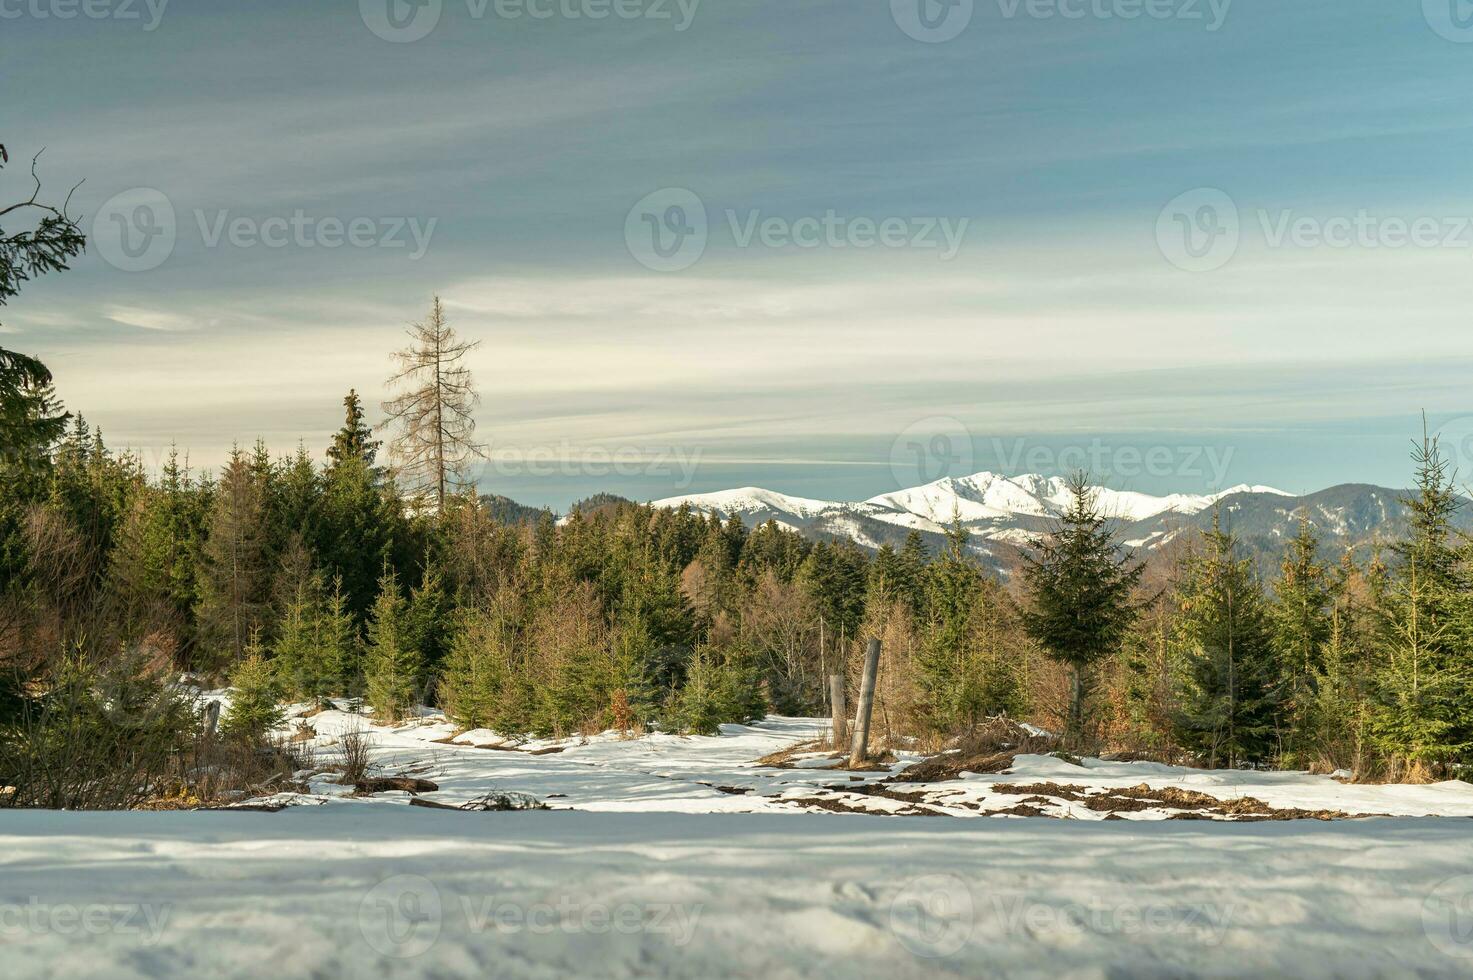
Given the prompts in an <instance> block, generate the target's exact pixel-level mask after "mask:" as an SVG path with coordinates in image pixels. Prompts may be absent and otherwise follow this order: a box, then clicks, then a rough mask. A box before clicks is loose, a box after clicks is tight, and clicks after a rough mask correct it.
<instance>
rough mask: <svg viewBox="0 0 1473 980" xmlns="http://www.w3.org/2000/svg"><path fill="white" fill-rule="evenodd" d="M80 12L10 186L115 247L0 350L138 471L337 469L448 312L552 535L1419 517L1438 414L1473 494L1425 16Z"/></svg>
mask: <svg viewBox="0 0 1473 980" xmlns="http://www.w3.org/2000/svg"><path fill="white" fill-rule="evenodd" d="M92 2H93V3H94V6H93V7H92V8H90V9H91V10H92V13H93V14H94V16H86V15H82V14H80V13H79V15H78V16H75V17H71V18H61V17H59V16H57V15H58V14H60V13H65V12H67V11H68V10H71V9H76V8H75V7H68V6H67V0H0V62H3V64H4V66H5V67H4V72H5V79H6V86H5V90H6V94H7V97H6V105H5V108H4V110H3V115H0V127H3V130H0V141H3V142H4V143H5V144H6V145H7V146H8V147H9V148H10V150H11V152H12V156H13V157H27V156H29V154H30V153H31V152H33V151H34V149H36V148H39V147H40V146H42V145H45V146H46V147H47V150H46V154H45V156H44V157H43V158H42V162H43V167H42V173H43V176H44V177H45V178H46V180H47V183H48V186H49V187H52V188H55V189H57V190H62V189H64V188H65V187H66V186H70V184H71V183H74V182H75V181H77V180H80V179H82V178H86V183H85V184H83V186H82V188H81V189H80V190H79V191H78V193H77V196H76V198H75V204H76V209H77V210H79V211H81V212H82V213H83V214H84V215H85V216H86V218H87V221H88V223H89V225H90V224H91V222H92V221H94V220H98V222H99V224H98V227H99V229H100V232H99V234H98V236H97V239H96V240H95V241H94V247H93V248H92V249H91V250H90V251H89V254H88V255H87V256H86V257H85V258H84V259H83V260H82V261H81V262H79V263H78V265H77V267H76V268H75V269H74V270H73V271H71V272H69V273H66V274H64V275H60V276H55V277H51V278H49V279H47V280H42V281H39V282H37V283H36V284H34V285H33V286H32V287H30V288H29V289H27V290H26V291H25V292H24V293H23V294H22V296H21V297H20V299H19V300H18V301H16V302H14V303H13V304H12V305H11V306H10V307H8V308H7V309H6V310H5V311H4V314H3V316H0V323H3V324H4V326H3V327H0V330H4V331H5V332H6V335H5V336H4V337H3V338H0V343H4V344H5V345H6V346H14V347H16V348H19V349H22V350H28V351H33V352H36V353H38V354H40V355H42V356H43V357H44V358H45V359H46V360H47V361H48V363H50V364H51V365H52V366H53V367H54V369H55V371H56V374H57V377H58V381H59V384H60V387H61V392H62V394H63V396H64V397H65V398H66V400H67V402H68V405H69V406H70V407H72V408H73V409H75V410H79V411H82V412H83V413H85V414H86V415H87V416H88V417H89V418H91V419H93V420H94V421H96V422H97V423H99V424H100V425H101V426H102V427H103V428H104V430H105V432H106V433H107V434H108V437H109V439H110V441H111V442H113V443H114V444H119V445H131V446H135V447H138V448H139V449H140V451H141V452H143V453H144V454H145V456H146V457H148V458H157V455H158V453H160V452H161V451H163V449H164V447H167V445H168V444H169V443H170V442H171V441H177V442H178V443H179V445H180V446H181V447H183V448H187V449H188V450H189V452H190V455H191V459H192V460H193V461H195V462H198V463H201V464H214V463H217V462H218V461H219V460H220V459H221V458H222V457H223V456H224V454H225V453H226V452H227V451H228V449H229V447H230V445H231V444H232V442H234V441H237V440H239V441H247V442H248V441H251V440H253V439H254V438H255V437H256V436H257V435H261V436H264V437H265V438H266V439H267V440H268V442H269V443H270V444H271V445H272V446H273V447H275V448H278V449H280V450H281V451H288V450H290V449H292V448H294V447H295V445H296V444H297V442H298V441H299V440H302V441H305V443H306V444H307V445H308V447H309V448H314V449H316V448H320V447H322V446H323V445H325V443H326V440H327V438H328V434H329V433H330V431H331V430H332V429H333V428H334V427H335V426H336V424H337V422H338V421H339V414H340V410H339V402H340V400H341V397H342V394H343V393H344V392H345V391H346V389H348V388H349V387H356V388H358V389H359V390H360V391H362V392H364V393H365V394H366V395H367V396H368V397H370V398H371V399H373V400H375V401H376V400H378V399H380V398H382V397H383V391H382V387H381V386H382V381H383V379H384V378H385V377H386V376H387V375H388V373H389V363H388V354H389V352H390V351H391V350H392V349H394V348H395V347H396V346H397V345H398V343H399V340H400V333H401V331H402V329H403V327H404V325H405V324H406V323H407V322H409V321H412V320H414V319H417V318H419V317H420V316H422V314H423V313H424V310H425V308H426V307H427V306H428V303H429V300H430V297H431V296H432V295H433V294H435V293H439V294H440V295H441V296H442V297H443V298H444V300H445V302H446V304H447V308H448V310H449V312H450V315H451V318H452V322H453V323H454V324H455V325H456V326H457V327H458V328H459V329H460V330H461V332H462V333H463V334H464V335H466V336H467V337H470V338H473V339H477V340H480V341H482V344H483V346H482V348H481V349H480V351H478V352H477V354H476V355H475V362H474V365H473V366H474V368H475V370H476V372H477V377H478V380H479V384H480V387H481V389H482V393H483V399H484V401H483V405H482V408H481V411H480V414H479V418H480V424H481V435H482V437H483V438H485V439H486V440H487V441H488V442H489V443H490V445H491V447H492V450H493V461H494V462H493V465H492V466H491V467H490V468H489V470H488V472H487V474H486V478H485V479H486V484H487V487H488V489H496V490H499V491H501V492H505V493H508V494H509V495H511V496H514V497H516V498H518V499H522V500H526V501H528V502H535V503H546V504H552V505H554V506H564V505H566V503H567V502H569V501H570V500H572V499H576V498H577V497H579V496H582V495H584V494H586V493H589V492H592V491H595V490H599V489H609V490H613V491H616V492H622V493H626V494H628V495H631V496H635V497H638V498H642V499H647V498H651V497H658V496H664V495H667V494H671V493H676V492H684V491H698V490H707V489H716V488H720V487H725V486H731V485H743V484H759V485H766V486H771V487H773V488H775V489H780V490H786V491H789V492H794V493H800V494H804V495H809V496H818V497H865V496H870V495H873V494H878V493H882V492H885V491H887V490H891V489H894V488H895V487H896V486H897V484H901V483H905V482H912V478H915V480H917V481H918V480H919V478H921V477H926V476H935V475H939V474H940V473H942V472H956V471H957V470H958V468H961V467H968V466H969V467H972V468H975V469H984V468H986V469H994V470H1005V471H1012V470H1016V469H1032V468H1038V469H1044V470H1049V469H1055V470H1057V469H1060V468H1065V467H1068V466H1072V465H1073V464H1074V463H1076V462H1078V461H1079V460H1080V459H1081V458H1083V459H1087V460H1090V461H1092V463H1093V464H1094V465H1095V467H1096V468H1097V469H1100V470H1102V471H1103V472H1101V474H1100V475H1101V477H1102V479H1103V480H1104V481H1105V482H1109V483H1111V484H1112V485H1114V486H1118V487H1122V488H1129V489H1139V490H1146V491H1164V490H1178V489H1179V490H1205V489H1214V488H1218V487H1220V486H1222V485H1231V484H1236V483H1244V482H1247V483H1262V484H1272V485H1277V486H1282V487H1284V488H1285V489H1289V490H1311V489H1317V488H1319V487H1323V486H1327V485H1330V484H1333V483H1339V482H1350V481H1365V482H1379V483H1386V484H1396V485H1399V484H1401V483H1403V482H1404V481H1405V479H1406V475H1407V470H1408V464H1407V459H1406V450H1407V446H1408V440H1409V439H1410V437H1411V436H1413V435H1414V434H1416V433H1417V432H1418V431H1419V429H1420V424H1421V422H1420V413H1421V412H1422V411H1423V410H1425V411H1426V412H1427V413H1428V415H1429V418H1430V421H1431V427H1432V428H1433V429H1441V430H1442V431H1444V433H1445V434H1446V435H1447V437H1448V441H1449V443H1450V445H1451V446H1452V447H1453V449H1454V452H1455V455H1458V457H1459V462H1460V463H1462V464H1463V465H1464V469H1465V471H1466V472H1470V473H1473V458H1468V459H1464V458H1463V457H1465V456H1468V455H1469V453H1470V451H1473V423H1470V421H1469V419H1468V418H1467V417H1468V416H1473V387H1470V385H1469V383H1468V380H1469V377H1470V373H1469V368H1470V366H1473V343H1470V339H1469V316H1468V311H1469V309H1470V302H1469V301H1470V300H1473V231H1470V230H1468V228H1467V227H1466V225H1467V224H1468V222H1469V218H1470V217H1473V189H1470V187H1469V184H1468V180H1467V161H1468V159H1469V157H1470V151H1473V102H1470V101H1469V100H1468V98H1467V96H1466V92H1467V89H1468V85H1469V82H1470V81H1473V27H1470V28H1468V29H1465V28H1464V25H1463V22H1462V21H1461V20H1459V19H1456V18H1455V16H1454V15H1455V14H1456V12H1457V11H1456V9H1455V8H1454V7H1452V6H1448V7H1446V9H1443V8H1440V7H1439V6H1438V4H1439V2H1440V0H1427V2H1426V3H1425V4H1424V3H1417V2H1411V0H1408V2H1401V3H1386V2H1384V0H1379V2H1378V0H1333V2H1331V0H1294V2H1285V0H1233V2H1231V3H1226V2H1225V0H1218V2H1217V5H1216V6H1214V5H1213V4H1212V3H1209V2H1208V0H1150V2H1149V3H1147V2H1146V0H1032V2H1027V0H1019V2H1018V3H1014V2H1012V0H975V2H974V3H972V4H970V5H968V4H966V3H965V2H964V0H963V2H961V3H960V5H958V6H956V7H954V8H950V9H948V8H946V7H945V6H943V5H941V4H940V3H939V2H938V0H923V2H924V3H925V4H927V5H929V6H928V12H929V15H930V17H931V20H930V22H931V23H935V24H939V25H940V27H939V29H938V32H935V33H932V34H931V35H929V36H931V37H933V38H935V37H936V36H937V34H938V33H939V34H941V35H952V34H954V36H949V38H948V39H946V40H933V41H930V42H928V41H924V40H918V39H917V38H916V37H913V36H911V35H912V34H916V33H920V34H922V35H923V36H924V35H925V34H926V32H925V31H924V30H918V29H917V25H919V24H920V23H921V21H920V20H918V19H917V18H916V17H915V16H914V13H915V6H914V2H913V0H895V2H894V3H893V4H892V3H891V2H890V0H772V2H768V0H749V2H740V0H726V2H721V3H718V2H716V0H702V2H700V3H694V0H686V3H685V5H684V7H682V6H681V5H680V4H679V3H677V2H676V0H668V2H665V0H555V2H554V0H488V2H487V3H485V4H482V3H480V2H479V0H427V2H428V4H429V6H426V7H423V8H422V9H420V10H419V14H418V15H419V17H420V18H422V19H420V20H414V19H412V17H411V15H413V14H414V13H415V8H411V7H408V6H404V5H402V4H403V0H394V2H395V3H396V4H401V6H399V7H398V12H399V13H400V14H401V15H402V19H401V22H402V23H407V24H409V25H410V28H409V30H410V31H411V32H412V31H417V30H419V29H421V28H425V27H426V26H427V25H428V24H429V23H431V21H432V22H433V29H432V30H429V31H428V33H427V34H426V35H425V36H424V37H422V38H419V39H418V40H413V41H407V42H406V41H390V40H385V39H384V38H383V37H380V36H378V34H376V33H375V32H374V30H373V29H372V28H373V27H377V28H378V29H379V32H380V33H389V34H391V35H393V33H394V32H393V31H392V30H391V29H387V28H386V25H388V23H389V22H388V21H387V20H386V19H384V14H385V11H387V9H388V6H387V4H388V2H389V0H363V3H361V4H360V3H358V2H357V0H351V2H350V0H324V2H314V3H312V4H310V5H309V4H303V3H300V2H286V0H257V2H253V3H251V4H249V5H244V4H238V3H226V2H223V0H208V2H207V0H169V2H168V3H166V4H165V3H163V2H162V0H154V5H153V7H149V6H148V4H147V3H145V2H144V0H92ZM1447 2H1448V3H1449V4H1451V3H1452V0H1447ZM908 5H909V6H908ZM968 6H970V10H968V9H967V8H968ZM1147 8H1149V10H1150V11H1151V12H1152V13H1154V16H1152V15H1151V13H1146V12H1145V11H1146V10H1147ZM601 11H605V12H607V14H608V15H607V16H605V17H603V18H601V19H595V18H594V17H593V16H591V15H593V14H597V13H599V12H601ZM1133 12H1141V13H1140V16H1136V17H1133V18H1131V17H1129V16H1128V15H1129V14H1131V13H1133ZM534 13H538V14H542V13H546V14H549V16H546V17H539V16H533V14H534ZM131 14H136V15H137V16H136V17H133V16H129V15H131ZM432 15H433V16H432ZM948 17H949V18H952V19H947V18H948ZM423 18H430V19H429V20H426V19H423ZM958 18H960V19H958ZM150 28H151V29H150ZM680 28H683V29H680ZM907 28H909V30H910V33H907ZM1214 28H1215V29H1214ZM398 36H401V37H402V36H403V35H402V34H400V35H398ZM16 93H19V94H20V95H21V96H22V97H20V98H14V97H13V96H14V94H16ZM23 170H24V168H23V167H21V168H17V167H16V165H15V162H12V165H11V167H10V168H8V169H7V170H6V171H5V172H4V176H3V178H0V186H3V188H4V191H5V194H6V197H7V198H11V197H14V196H15V195H16V194H17V193H19V192H21V191H22V189H23V188H24V187H25V180H24V174H23ZM1204 189H1210V190H1204ZM672 195H673V196H672ZM1204 195H1205V196H1204ZM160 200H162V201H163V202H166V204H167V211H168V212H169V218H168V221H169V227H170V235H169V236H168V237H167V239H166V238H163V237H156V238H153V239H146V238H140V239H138V241H139V242H153V241H157V242H159V243H160V247H161V248H162V247H163V246H164V243H165V242H166V241H167V242H168V243H170V244H169V245H168V247H167V249H166V252H162V253H160V252H154V253H145V254H144V255H142V257H141V258H140V257H130V256H129V255H128V253H126V252H120V251H119V245H120V242H121V239H120V237H119V236H121V235H122V234H124V231H125V230H126V232H127V234H129V235H132V234H135V233H137V234H140V235H141V234H143V233H144V232H145V231H148V230H149V229H154V230H157V228H158V227H159V226H158V225H157V224H151V225H149V226H148V228H143V227H142V226H140V225H137V224H135V225H133V226H131V227H130V226H129V225H128V224H127V222H129V221H133V220H135V219H136V218H137V216H138V214H139V212H138V210H137V209H138V206H139V202H140V201H142V202H145V203H148V205H149V207H150V208H151V210H150V212H149V213H150V214H158V215H162V214H163V213H164V209H163V208H162V207H160V206H158V202H159V201H160ZM642 202H644V203H642ZM692 202H695V204H696V205H697V206H698V207H699V209H700V210H702V211H704V215H705V220H704V222H701V221H699V215H697V214H696V210H695V207H693V206H692ZM1224 202H1226V203H1224ZM672 204H678V205H681V206H682V209H681V210H680V211H679V212H677V213H675V217H680V218H683V223H682V222H676V224H674V225H671V224H666V221H667V219H669V218H671V217H672V212H671V211H670V207H671V206H672ZM1209 205H1210V210H1204V207H1208V206H1209ZM646 215H648V217H646ZM118 220H122V221H123V222H124V223H123V224H122V225H118V224H116V221H118ZM650 222H653V223H654V224H653V225H651V224H650ZM355 223H356V224H355ZM677 225H678V228H679V230H681V231H684V232H694V233H695V234H687V235H686V236H685V237H682V238H676V237H674V236H675V232H673V231H670V229H671V228H675V227H676V226H677ZM350 226H353V227H357V229H358V231H359V233H360V234H359V244H356V245H355V244H337V245H335V246H334V247H329V246H330V245H332V243H335V242H338V241H340V240H342V239H343V238H345V236H346V229H347V228H348V227H350ZM881 228H889V229H890V231H891V232H892V234H891V236H890V238H889V240H888V241H889V243H888V244H881V243H878V242H877V241H876V240H877V238H878V237H879V229H881ZM1229 228H1231V229H1233V231H1232V233H1231V234H1229V233H1228V232H1226V231H1225V230H1224V229H1229ZM943 229H949V230H950V232H951V233H952V235H953V237H954V240H953V241H950V242H948V240H947V239H946V237H945V235H944V234H943V231H942V230H943ZM655 231H659V232H660V234H661V235H662V236H667V234H668V236H669V237H664V238H662V241H663V242H664V243H665V244H667V245H670V246H672V247H673V246H674V245H677V244H681V243H689V244H682V248H683V249H684V251H677V252H676V254H675V256H674V258H673V259H671V260H669V261H667V262H665V266H664V267H663V269H661V268H650V267H649V266H650V265H651V264H654V265H656V266H660V265H661V261H662V260H658V259H653V258H652V255H653V253H651V252H650V250H649V246H648V244H647V242H652V241H653V239H648V238H642V236H648V235H651V234H653V233H654V232H655ZM1413 231H1415V232H1416V234H1415V235H1413V234H1412V232H1413ZM278 235H280V236H282V237H280V238H278V237H277V236H278ZM1174 235H1175V236H1177V237H1176V238H1173V236H1174ZM110 236H111V237H110ZM748 236H750V237H748ZM1183 236H1185V237H1183ZM1409 238H1415V239H1416V240H1415V241H1408V239H1409ZM795 239H796V240H798V241H801V242H803V243H804V244H803V245H799V244H794V240H795ZM1184 246H1190V248H1185V247H1184ZM152 247H153V246H152V245H150V248H152ZM953 253H954V254H953ZM161 255H162V257H160V256H161ZM672 262H673V263H674V264H675V265H678V266H679V268H669V265H670V263H672ZM130 263H132V264H133V265H139V264H141V265H144V266H147V267H146V268H137V269H134V270H132V271H129V269H128V266H129V265H130ZM119 266H123V268H120V267H119ZM917 454H919V455H917ZM1080 454H1085V455H1084V456H1081V455H1080ZM1137 457H1139V458H1140V460H1139V461H1138V460H1137ZM1147 457H1149V458H1151V459H1152V460H1154V461H1153V462H1150V463H1147V462H1145V459H1146V458H1147ZM1209 461H1210V462H1209ZM1030 462H1031V463H1034V464H1037V465H1036V466H1029V465H1027V464H1029V463H1030ZM911 470H914V472H911Z"/></svg>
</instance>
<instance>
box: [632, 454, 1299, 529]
mask: <svg viewBox="0 0 1473 980" xmlns="http://www.w3.org/2000/svg"><path fill="white" fill-rule="evenodd" d="M1095 490H1096V493H1097V499H1098V501H1099V504H1100V507H1101V509H1102V510H1103V511H1104V512H1105V513H1106V514H1108V515H1109V516H1110V517H1112V518H1114V519H1116V520H1118V521H1120V522H1122V523H1125V524H1135V523H1138V522H1141V521H1147V520H1149V519H1152V518H1159V517H1162V516H1163V515H1181V516H1190V515H1193V514H1199V513H1201V512H1203V511H1205V510H1207V509H1209V508H1211V507H1212V506H1213V505H1214V504H1216V503H1217V502H1219V501H1221V500H1224V499H1226V498H1228V497H1232V496H1234V495H1237V494H1268V495H1272V496H1278V497H1286V498H1289V497H1292V495H1291V494H1287V493H1285V492H1284V491H1282V490H1275V489H1273V488H1272V487H1255V486H1247V485H1244V486H1238V487H1233V488H1231V489H1229V490H1224V491H1222V492H1221V493H1215V494H1182V493H1178V494H1170V495H1168V496H1164V497H1156V496H1152V495H1150V494H1145V493H1140V492H1137V491H1131V490H1112V489H1110V488H1108V487H1096V488H1095ZM1068 504H1069V486H1068V483H1067V481H1065V480H1063V479H1061V478H1059V477H1045V476H1039V475H1037V474H1025V475H1022V476H1016V477H1007V476H1002V475H1001V474H997V473H986V472H983V473H976V474H973V475H972V476H966V477H956V478H953V477H947V478H945V479H942V480H937V481H936V482H934V483H928V484H926V485H925V486H920V487H912V488H910V489H908V490H898V491H895V492H893V493H886V494H881V495H880V496H877V497H871V498H870V499H868V500H863V501H859V502H854V503H850V502H845V501H828V500H812V499H809V498H805V497H793V496H789V495H788V494H783V493H777V492H775V491H772V490H763V489H760V488H758V487H743V488H741V489H738V490H723V491H720V492H717V493H701V494H689V495H686V496H682V497H670V498H668V499H666V500H657V501H655V502H654V504H653V506H655V507H663V508H672V509H673V508H676V507H680V506H682V505H689V506H690V507H691V508H692V509H694V510H699V511H702V512H704V513H713V514H719V515H721V516H723V517H730V516H732V515H734V514H735V515H740V516H741V517H742V519H743V520H744V521H746V523H748V524H749V525H756V524H761V523H765V522H767V521H769V520H776V521H778V522H780V523H782V524H784V525H786V526H788V527H793V528H797V529H799V530H808V531H818V532H823V533H829V534H843V535H846V536H850V537H853V538H855V540H857V541H858V542H859V543H860V544H866V545H870V546H874V545H875V544H876V543H877V541H878V540H879V539H881V538H885V537H888V535H884V534H877V533H874V532H873V529H872V528H868V527H867V525H870V524H872V523H878V524H882V525H893V526H894V527H897V528H902V529H906V530H909V529H912V528H913V529H916V530H919V531H923V532H927V533H931V534H939V533H941V532H943V531H944V530H945V529H946V526H947V525H949V524H950V523H951V522H952V520H953V519H954V518H959V519H960V520H961V522H962V525H963V526H964V527H966V528H967V530H968V531H970V532H972V534H973V535H974V536H976V537H978V538H983V539H991V540H998V541H1012V542H1014V543H1021V542H1022V541H1023V540H1026V539H1027V538H1028V537H1030V536H1031V535H1033V534H1036V533H1038V532H1039V531H1041V530H1043V529H1044V527H1046V526H1047V524H1048V522H1049V521H1050V520H1051V519H1053V518H1055V517H1057V516H1058V515H1059V514H1060V513H1062V512H1063V511H1064V509H1065V508H1066V507H1067V506H1068Z"/></svg>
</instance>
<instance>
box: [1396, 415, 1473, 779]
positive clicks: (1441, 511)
mask: <svg viewBox="0 0 1473 980" xmlns="http://www.w3.org/2000/svg"><path fill="white" fill-rule="evenodd" d="M1412 458H1413V462H1414V463H1415V464H1416V467H1417V479H1416V493H1415V494H1413V495H1411V496H1409V497H1406V498H1404V499H1403V503H1404V504H1406V506H1407V508H1408V511H1409V513H1410V517H1409V521H1408V532H1407V536H1406V538H1404V539H1403V540H1401V541H1399V542H1397V543H1396V544H1395V546H1394V547H1393V553H1394V555H1395V558H1396V563H1395V567H1393V568H1392V569H1391V570H1390V571H1389V573H1388V575H1387V581H1386V583H1385V586H1384V589H1383V591H1382V592H1381V594H1380V596H1379V605H1380V618H1381V628H1380V630H1379V638H1378V639H1379V642H1378V648H1379V649H1378V657H1379V661H1380V663H1379V669H1378V670H1377V672H1376V677H1375V701H1376V706H1375V712H1374V716H1373V719H1372V731H1373V734H1374V737H1375V740H1376V742H1377V744H1378V745H1379V746H1380V748H1381V750H1382V751H1383V752H1384V753H1386V754H1387V755H1388V756H1390V757H1392V758H1393V759H1394V760H1397V761H1398V762H1400V763H1402V764H1407V765H1410V766H1413V767H1432V768H1438V769H1446V768H1448V767H1451V766H1453V765H1455V764H1458V763H1463V762H1466V760H1467V758H1468V755H1469V753H1470V751H1473V664H1470V660H1469V652H1468V651H1469V646H1468V634H1466V633H1463V627H1464V626H1465V619H1464V617H1463V615H1461V612H1460V606H1461V605H1462V604H1463V603H1465V602H1466V601H1467V597H1468V594H1469V584H1468V583H1467V582H1466V581H1465V580H1464V568H1463V566H1462V564H1461V562H1460V558H1461V556H1460V555H1459V553H1458V548H1457V546H1456V544H1455V538H1454V534H1453V520H1454V517H1455V515H1456V512H1457V509H1458V507H1459V505H1460V503H1461V501H1460V498H1459V497H1458V495H1457V492H1456V488H1455V486H1454V484H1453V478H1452V474H1451V473H1450V472H1449V466H1448V462H1447V460H1446V459H1445V457H1443V455H1442V452H1441V449H1440V447H1439V446H1438V444H1437V441H1436V440H1435V439H1429V438H1427V437H1426V436H1425V435H1424V436H1423V439H1422V441H1421V443H1420V444H1416V445H1414V447H1413V452H1412Z"/></svg>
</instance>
